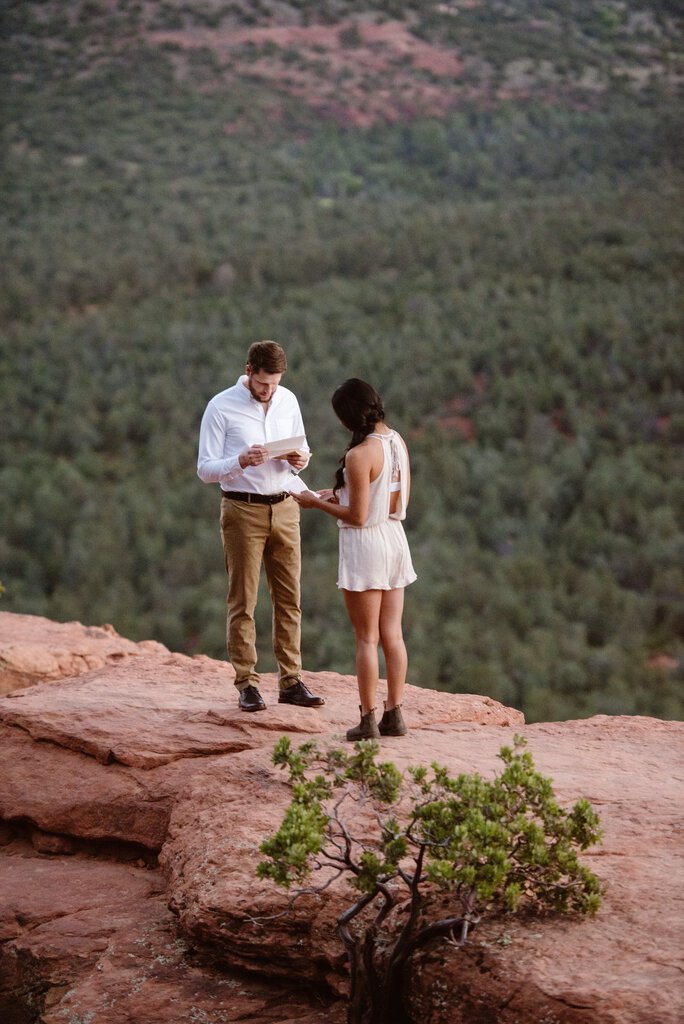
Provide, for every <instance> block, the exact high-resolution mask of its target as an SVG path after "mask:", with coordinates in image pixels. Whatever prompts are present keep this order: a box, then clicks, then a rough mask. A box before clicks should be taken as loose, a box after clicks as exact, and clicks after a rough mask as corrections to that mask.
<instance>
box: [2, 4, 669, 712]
mask: <svg viewBox="0 0 684 1024" xmlns="http://www.w3.org/2000/svg"><path fill="white" fill-rule="evenodd" d="M338 6H339V5H336V9H337V7H338ZM352 6H353V5H352ZM352 6H350V7H349V8H348V9H349V10H351V9H352ZM404 6H405V5H404ZM300 7H301V10H302V12H303V13H304V14H306V11H307V10H308V11H309V13H311V11H312V10H313V8H312V7H311V5H300ZM423 7H424V5H423ZM423 7H421V5H415V9H416V11H417V15H418V16H420V17H423V13H424V12H423ZM533 7H534V5H532V7H530V8H529V9H530V11H532V9H533ZM345 9H347V8H345ZM534 9H535V10H536V7H534ZM107 10H108V11H109V8H107ZM596 10H597V9H596V8H595V6H594V7H592V8H591V11H590V15H591V17H594V16H595V15H596ZM663 10H664V6H663V5H660V6H659V7H658V11H659V12H662V11H663ZM553 11H554V12H555V14H554V17H555V16H558V17H560V16H561V15H563V11H562V10H561V7H559V6H558V5H556V6H555V7H553ZM10 16H11V19H12V24H14V31H13V34H12V36H11V38H10V39H9V40H8V42H7V44H6V54H7V61H6V62H5V63H4V64H3V71H2V74H4V75H8V76H10V77H11V81H10V80H9V79H8V81H7V82H6V84H7V89H6V90H5V96H6V105H7V117H6V119H5V120H6V141H7V147H6V154H5V156H6V158H5V160H4V161H3V165H2V168H1V169H0V187H2V192H3V196H4V198H5V203H4V208H3V221H2V227H3V230H2V232H0V258H1V259H2V262H3V267H4V268H6V271H7V273H6V274H5V275H4V276H3V282H2V286H1V287H0V324H1V326H2V336H3V345H2V351H1V353H0V402H1V404H2V410H3V429H2V436H1V437H0V518H1V519H2V523H3V531H2V536H1V537H0V577H1V578H2V580H3V582H4V584H5V587H6V594H5V597H4V599H3V607H5V608H7V609H9V610H16V611H24V612H35V613H38V614H45V615H50V616H53V617H55V618H57V619H59V618H81V619H89V618H90V619H92V620H93V621H110V622H113V624H114V625H115V626H117V628H119V629H121V630H122V631H123V632H125V633H127V634H129V635H131V636H132V637H134V638H143V637H149V636H153V637H155V638H156V639H159V640H161V641H162V642H164V643H167V644H169V645H170V646H171V647H174V648H179V649H183V650H186V651H188V652H191V653H192V652H195V651H202V652H205V653H208V654H212V655H215V656H217V657H221V656H223V654H224V622H223V616H224V604H223V602H224V597H223V595H224V588H225V580H224V573H223V566H222V559H221V552H220V541H219V535H218V523H217V517H218V509H217V497H216V494H215V493H213V490H212V489H211V488H207V487H204V486H203V485H201V484H200V483H199V481H198V480H197V479H196V476H195V456H196V440H197V431H198V425H199V420H200V417H201V413H202V410H203V408H204V405H205V403H206V401H207V399H208V398H209V397H210V396H211V395H212V394H213V393H215V392H216V391H218V390H219V389H221V388H222V387H225V386H227V385H228V384H231V383H233V382H234V380H235V379H236V378H237V375H238V373H239V372H240V369H241V366H242V361H243V359H244V352H245V350H246V347H247V345H248V344H249V342H250V341H252V340H253V339H254V338H255V337H259V336H271V337H277V338H279V339H280V340H281V341H282V342H283V343H284V344H285V345H286V348H287V351H288V357H289V361H290V370H289V371H288V378H287V381H286V382H287V383H288V384H290V385H291V386H292V387H293V388H294V389H295V391H296V392H297V394H298V397H299V399H300V401H301V404H302V408H303V411H304V415H305V421H306V424H307V429H308V433H309V437H310V441H311V444H312V447H313V448H314V450H315V458H314V461H313V463H312V467H311V469H310V471H309V472H308V473H307V479H309V480H310V481H311V483H312V484H314V485H319V486H323V485H326V484H328V483H329V482H330V481H331V479H332V475H333V472H334V468H335V466H336V464H337V460H338V458H339V456H340V453H341V451H342V449H343V447H344V444H345V443H346V439H345V437H344V433H343V431H341V430H340V428H339V426H338V424H337V422H336V420H335V417H334V416H333V415H332V412H331V410H330V407H329V396H330V394H331V393H332V390H333V389H334V387H335V386H336V385H337V384H338V383H339V382H340V380H341V379H343V378H344V377H346V376H349V375H350V374H352V373H353V374H355V375H359V376H362V377H366V378H368V379H370V380H371V381H373V383H375V384H376V386H377V387H378V388H379V389H380V390H381V392H382V393H383V395H384V396H385V398H386V401H387V406H388V410H389V415H390V418H391V421H392V422H393V423H394V424H395V425H396V426H397V427H398V428H399V429H401V430H402V432H403V433H404V434H405V436H406V437H407V439H408V441H409V444H410V447H411V455H412V463H413V472H414V488H413V495H412V504H411V509H410V513H409V518H408V520H407V530H408V533H409V539H410V543H411V546H412V550H413V553H414V560H415V562H416V566H417V569H418V573H419V581H418V583H417V584H416V585H415V587H412V588H409V591H408V592H407V609H406V616H407V640H408V644H409V648H410V655H411V681H412V682H414V683H417V684H420V685H424V686H436V687H439V688H442V689H445V690H482V691H485V692H487V693H490V694H491V695H492V696H495V697H497V698H499V699H502V700H505V701H508V702H510V703H513V704H515V705H516V706H518V707H521V708H522V709H523V710H524V711H525V712H526V714H527V715H528V717H530V718H539V717H545V718H554V717H566V716H568V715H587V714H593V713H596V712H604V711H610V712H615V711H624V712H627V713H634V712H638V713H641V714H654V715H663V716H678V715H681V714H682V712H683V711H684V705H683V704H682V697H681V692H682V687H681V682H682V673H683V672H684V669H683V668H682V665H683V664H684V606H683V604H682V596H681V595H682V572H681V570H680V568H679V567H680V564H681V550H682V509H683V508H684V490H683V485H682V482H681V481H682V479H684V473H683V472H682V440H683V438H684V390H683V389H682V375H681V352H680V348H681V340H680V339H681V332H682V316H681V306H680V304H678V302H677V296H678V293H679V271H680V265H679V260H680V254H679V246H680V237H681V211H680V208H679V207H678V206H677V205H676V203H675V202H674V196H676V195H678V194H679V191H680V190H681V184H682V182H681V173H680V171H679V170H678V169H677V145H678V135H679V133H678V132H677V130H676V127H677V125H678V117H679V114H678V111H677V104H676V101H675V99H670V98H668V95H667V93H666V92H665V91H663V90H661V91H660V92H656V91H653V90H651V91H645V92H644V93H642V94H641V95H630V94H629V92H626V91H624V90H618V91H615V92H608V93H605V94H603V95H602V96H601V97H600V98H598V97H597V98H596V99H595V101H592V102H591V103H589V102H586V103H583V104H574V105H573V104H568V105H565V106H563V105H561V103H560V102H557V103H555V104H552V103H544V104H541V103H538V102H533V101H530V102H520V103H516V104H509V105H506V106H501V105H489V106H485V107H478V106H476V105H475V104H470V105H467V106H464V107H463V108H462V109H461V110H459V111H456V112H453V113H451V114H449V115H448V116H446V117H444V118H443V119H440V120H436V119H434V118H433V119H429V120H427V121H415V122H413V123H410V124H399V125H375V126H374V127H373V128H371V129H369V130H368V131H364V132H354V131H351V130H348V129H341V128H337V127H335V126H334V125H330V124H326V125H321V124H320V123H319V122H318V121H316V119H314V118H313V117H311V116H310V115H309V114H307V113H306V111H304V110H303V109H302V108H301V107H296V109H295V107H292V108H288V109H287V111H286V115H284V116H285V121H284V122H283V124H282V125H280V127H278V126H277V125H275V124H273V123H272V122H271V121H269V116H268V109H269V108H268V95H267V94H265V93H263V92H260V91H258V90H257V89H255V88H254V87H253V86H250V85H246V84H244V83H242V84H238V85H236V87H235V89H232V90H231V91H230V93H227V94H223V93H222V94H221V95H220V96H216V95H214V94H213V93H212V92H211V91H209V92H197V91H194V90H193V89H192V88H190V87H189V86H186V85H181V84H178V83H176V82H175V81H174V79H173V76H172V74H171V71H170V65H169V63H168V60H167V56H168V55H165V54H163V53H162V54H159V53H157V54H156V55H154V56H151V55H149V54H146V53H145V52H144V51H143V50H142V49H136V48H133V49H131V50H130V52H129V51H126V53H122V54H120V56H119V57H118V58H117V60H116V61H112V62H109V63H107V64H106V65H103V66H102V67H100V68H94V69H93V73H92V74H89V75H87V76H81V75H78V76H75V75H74V74H73V71H74V67H80V64H79V63H78V62H79V60H80V59H81V56H80V55H81V52H82V47H81V42H82V39H83V34H84V33H86V31H88V25H87V24H85V25H84V24H78V25H73V26H65V28H64V31H65V33H66V35H65V48H64V49H63V50H62V51H60V53H59V54H58V53H56V52H54V53H53V52H52V51H50V50H47V49H45V48H44V47H42V46H38V45H36V46H30V47H29V46H28V45H27V46H26V47H24V45H23V44H22V42H21V40H22V39H25V38H26V33H25V32H24V29H23V28H22V25H23V22H21V19H22V18H24V19H29V21H30V19H31V17H32V15H31V9H30V8H26V10H25V11H24V13H23V14H22V12H21V11H20V9H19V7H17V5H15V6H14V7H13V8H12V11H11V12H10ZM131 16H132V15H131ZM188 16H189V15H188ZM312 16H313V15H312ZM464 16H465V12H464V11H461V13H460V14H459V20H461V21H462V18H463V17H464ZM563 16H565V15H563ZM98 17H99V16H98ZM102 17H104V15H102ZM425 17H427V15H425ZM658 17H660V13H659V14H658ZM467 18H468V19H469V20H468V21H467V22H466V24H467V25H468V26H469V28H468V32H471V31H472V32H476V33H477V32H482V31H483V24H484V23H485V22H486V21H487V19H489V21H488V22H487V23H488V24H489V27H490V28H491V24H490V23H491V12H488V10H485V8H481V9H479V13H478V9H473V11H472V12H470V13H469V14H468V15H467ZM482 19H485V22H483V21H482ZM455 20H456V19H452V21H455ZM442 21H444V19H442ZM41 26H42V27H41ZM46 26H47V27H46ZM24 28H26V26H24ZM29 28H30V29H31V31H35V32H36V33H38V35H37V36H36V38H40V37H41V33H43V32H45V33H49V31H52V30H55V31H56V30H57V28H58V26H56V25H53V24H52V23H49V22H46V23H45V25H43V23H42V22H41V23H40V26H37V25H29ZM442 28H443V26H442ZM433 30H434V26H433V27H431V28H430V32H432V31H433ZM441 30H442V29H441V28H440V31H441ZM108 31H109V29H108ZM426 31H427V29H426ZM444 31H446V29H444ZM29 36H30V33H29ZM575 42H576V40H575ZM516 45H517V44H516ZM578 45H579V44H578ZM60 54H61V55H60ZM148 57H149V60H148V59H147V58H148ZM12 76H13V77H12ZM26 76H28V77H26ZM584 98H585V100H586V99H587V97H584ZM250 117H255V118H257V120H258V121H259V124H258V128H259V130H258V131H254V132H252V131H251V129H250V125H252V124H253V122H251V121H250V120H249V118H250ZM288 118H292V120H287V119H288ZM241 119H246V120H245V124H244V130H243V131H242V133H241V134H240V135H239V137H238V136H237V135H234V134H233V126H234V124H235V123H237V122H238V121H239V122H240V123H242V120H241ZM227 124H228V125H230V126H231V128H230V131H229V130H227V128H226V125H227ZM293 126H296V127H297V130H294V127H293ZM267 128H268V131H267V130H266V129H267ZM269 133H270V134H269ZM226 267H230V272H229V273H228V274H227V277H226V276H224V277H223V278H221V274H220V273H219V272H220V270H221V268H226ZM217 275H218V276H217ZM220 281H222V283H219V282H220ZM335 546H336V542H335V531H334V524H330V523H321V522H314V517H307V516H304V517H303V549H304V559H305V561H304V572H303V583H304V587H303V602H304V612H305V616H304V656H305V663H306V666H307V668H310V669H313V670H316V669H336V670H339V671H344V672H351V671H353V655H352V651H353V644H352V642H351V639H352V638H351V637H350V634H349V627H348V623H347V621H346V618H345V615H344V609H343V607H342V604H341V601H340V600H339V597H338V595H337V594H336V592H335V586H334V584H335V571H336V569H335V560H336V554H335ZM262 632H263V634H264V635H267V633H268V631H267V630H264V631H262ZM260 657H261V667H263V668H264V669H268V668H270V667H272V666H273V659H272V655H271V652H270V651H269V650H268V649H267V648H263V649H262V650H261V651H260Z"/></svg>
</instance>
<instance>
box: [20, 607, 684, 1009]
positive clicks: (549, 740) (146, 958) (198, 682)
mask: <svg viewBox="0 0 684 1024" xmlns="http://www.w3.org/2000/svg"><path fill="white" fill-rule="evenodd" d="M305 680H306V681H307V682H308V683H309V684H310V685H311V686H312V688H314V689H315V690H316V692H319V693H322V694H324V695H325V697H326V701H327V703H326V705H325V707H323V708H320V709H315V710H308V711H306V710H300V709H298V708H294V707H287V706H279V705H278V704H277V703H276V699H277V682H276V679H275V677H274V676H268V675H266V676H264V677H263V685H262V692H263V694H264V696H265V698H266V700H267V702H268V709H267V710H266V711H265V712H261V713H259V714H256V715H245V714H244V713H240V712H239V711H238V710H237V702H236V694H235V690H234V687H233V685H232V683H233V678H232V671H231V669H230V668H229V667H228V666H227V665H226V664H225V663H223V662H218V661H213V660H211V659H209V658H206V657H199V658H188V657H185V656H183V655H180V654H173V653H171V652H170V651H168V650H167V649H166V648H164V647H163V646H162V645H160V644H158V643H154V642H147V643H140V644H136V643H132V642H131V641H129V640H126V639H124V638H123V637H120V636H118V635H117V634H116V632H115V631H114V630H113V629H112V628H111V627H108V626H105V627H86V626H83V625H81V624H80V623H74V622H72V623H65V624H58V623H54V622H50V621H48V620H45V619H42V618H38V617H34V616H25V615H14V614H10V613H0V692H4V693H5V696H4V697H2V698H0V1019H2V1020H3V1021H4V1022H5V1024H33V1022H40V1024H83V1022H85V1021H88V1022H89V1024H100V1022H101V1024H124V1022H127V1024H131V1022H135V1024H161V1022H164V1024H173V1022H176V1021H178V1022H181V1021H183V1022H184V1021H197V1022H201V1024H228V1022H231V1021H237V1020H252V1021H257V1022H274V1024H276V1022H277V1024H294V1022H297V1024H318V1022H321V1024H322V1022H323V1021H325V1022H327V1024H342V1022H343V1021H344V1019H345V1007H344V993H345V987H346V983H347V977H346V968H345V962H344V957H343V955H342V949H341V946H340V943H339V942H338V940H337V936H336V932H335V928H334V920H335V917H336V914H337V913H339V909H340V907H341V906H342V901H343V899H344V890H343V889H338V890H336V891H331V892H330V893H329V894H328V895H326V898H325V899H320V900H318V901H314V900H313V899H310V900H309V901H308V902H305V901H302V902H301V904H300V905H299V907H296V908H295V910H294V911H293V912H291V913H288V914H285V915H283V916H280V917H278V916H275V917H274V918H273V920H272V921H270V922H269V923H268V924H266V925H264V924H263V923H262V924H255V923H254V922H253V918H254V917H255V916H259V917H264V918H266V917H273V915H277V914H278V912H279V911H281V910H282V909H283V908H284V907H285V906H286V899H285V897H284V896H283V894H282V893H281V892H279V891H278V890H277V889H276V888H275V887H273V886H271V885H270V884H268V883H264V882H260V881H258V880H257V879H256V876H255V873H254V869H255V866H256V864H257V862H258V860H259V853H258V848H259V845H260V843H261V841H262V840H263V838H264V837H265V836H266V835H267V834H269V833H271V832H273V831H274V830H275V829H276V827H277V826H278V824H279V822H280V819H281V816H282V812H283V809H284V807H285V806H286V804H287V800H288V790H287V787H286V786H285V784H284V781H283V777H282V773H280V772H278V771H277V770H276V769H275V768H274V767H273V766H272V764H271V752H272V749H273V744H274V743H275V741H276V739H277V738H278V737H279V736H281V735H283V734H287V735H289V736H290V737H291V738H292V739H293V742H295V743H296V742H297V741H299V740H302V739H304V738H306V737H310V736H315V737H318V738H319V739H320V740H321V742H323V743H325V742H326V741H329V740H330V741H337V740H340V739H341V737H342V736H343V734H344V730H345V729H346V728H347V726H348V725H349V724H350V723H351V722H353V721H354V720H355V715H356V709H357V699H356V686H355V681H354V679H353V678H350V677H345V676H340V675H337V674H334V673H317V674H316V675H313V674H308V673H305ZM405 717H406V719H407V722H408V724H409V727H410V733H409V735H408V736H407V737H404V738H401V739H386V740H383V741H382V743H383V754H384V755H385V756H386V757H387V758H388V759H390V760H393V761H394V762H395V763H396V764H397V765H398V766H399V767H405V766H406V765H408V764H429V763H431V762H432V761H437V762H439V763H441V764H444V765H446V766H447V767H448V768H449V769H450V770H451V771H452V772H454V773H457V772H460V771H473V770H476V771H479V772H481V773H482V774H483V775H491V774H493V773H494V772H495V771H496V770H497V767H498V766H499V765H500V762H499V761H498V759H497V756H496V755H497V753H498V751H499V749H500V747H501V746H502V744H504V743H511V741H512V739H513V735H514V734H515V733H516V732H517V733H522V734H523V735H524V736H525V738H526V739H527V742H528V749H529V750H530V752H531V753H532V755H533V757H534V760H535V764H536V765H537V767H538V768H539V769H540V770H541V771H542V772H544V773H545V774H547V775H549V776H550V777H551V778H552V779H553V782H554V786H555V789H556V794H557V796H558V798H559V800H560V801H561V803H563V804H568V805H569V804H571V803H574V801H575V800H576V799H578V798H579V797H583V796H584V797H587V798H588V799H589V800H590V801H591V803H592V804H593V806H594V807H595V808H596V810H597V811H598V812H599V814H600V816H601V820H602V824H603V827H604V832H605V838H604V842H603V844H602V846H600V847H597V848H596V849H595V850H594V851H590V852H589V853H587V854H585V855H584V859H585V862H586V863H587V865H588V866H589V867H590V868H591V869H592V870H593V871H594V872H595V873H596V874H597V875H598V876H599V877H600V879H601V881H602V882H603V884H604V886H605V899H604V904H603V907H602V909H601V910H600V912H599V914H598V915H597V917H596V918H595V919H592V920H583V921H577V920H572V919H556V920H553V919H543V920H541V919H535V920H533V921H531V922H530V921H529V920H528V921H518V920H517V919H515V918H511V919H507V920H498V921H491V922H489V923H488V924H486V925H484V926H481V927H480V928H478V929H477V930H476V932H475V933H474V934H473V939H472V943H471V945H470V946H469V947H468V948H467V949H466V950H465V951H460V952H459V951H457V950H455V949H449V948H448V947H446V946H441V947H437V946H436V947H435V948H434V949H432V950H430V951H428V953H427V954H426V955H425V956H424V958H423V960H422V961H421V964H420V970H419V971H416V972H414V977H413V979H412V981H413V985H414V998H415V1005H416V1006H420V1007H421V1018H422V1021H423V1024H461V1022H465V1021H468V1022H470V1024H473V1022H476V1024H477V1022H491V1024H495V1022H496V1024H514V1022H517V1024H540V1022H542V1021H544V1022H547V1024H551V1022H553V1024H679V1022H680V1021H681V1020H682V1019H684V957H683V950H684V924H683V922H684V898H683V896H682V892H683V890H684V886H683V885H682V883H683V882H684V867H683V861H682V833H683V830H682V817H683V812H682V809H683V806H684V801H683V799H682V793H683V789H684V786H683V782H684V724H682V723H676V722H663V721H658V720H654V719H647V718H637V717H634V718H626V717H616V718H610V717H604V716H601V717H596V718H592V719H588V720H584V721H571V722H560V723H553V724H538V725H525V723H524V720H523V718H522V715H521V714H520V712H518V711H515V710H513V709H511V708H505V707H503V706H502V705H500V704H498V703H497V702H496V701H493V700H491V699H489V698H487V697H483V696H477V695H472V694H442V693H437V692H434V691H429V690H423V689H418V688H416V687H410V688H409V690H408V693H407V698H406V703H405Z"/></svg>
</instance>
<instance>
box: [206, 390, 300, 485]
mask: <svg viewBox="0 0 684 1024" xmlns="http://www.w3.org/2000/svg"><path fill="white" fill-rule="evenodd" d="M246 381H247V377H246V376H241V377H239V378H238V381H237V383H236V384H234V385H233V387H232V388H227V389H226V390H225V391H221V393H220V394H218V395H214V397H213V398H212V399H211V401H210V402H209V404H208V405H207V408H206V409H205V411H204V416H203V417H202V425H201V427H200V438H199V454H198V456H197V475H198V477H199V478H200V480H203V481H204V483H205V484H213V483H218V484H220V485H221V489H222V490H224V491H233V490H234V491H248V492H250V493H252V494H279V493H280V492H281V491H289V490H290V488H291V485H292V483H293V481H294V480H295V477H294V476H293V470H292V467H291V466H290V464H289V462H287V460H286V459H268V461H267V462H264V463H262V465H260V466H247V467H246V468H245V469H243V468H242V467H241V465H240V462H239V457H240V454H241V453H242V452H243V451H244V450H245V448H249V447H251V445H253V444H265V443H266V442H267V441H278V440H280V439H282V438H287V437H299V436H300V435H302V434H304V423H303V421H302V414H301V412H300V411H299V403H298V402H297V399H296V398H295V396H294V395H293V394H292V392H291V391H288V389H287V388H284V387H283V386H282V385H281V384H279V385H278V387H277V388H276V390H275V392H274V394H273V397H272V398H271V401H270V402H269V403H268V404H265V403H263V402H257V400H256V399H255V398H253V397H252V394H251V392H250V390H249V388H248V387H246ZM302 447H303V449H304V450H305V451H308V450H309V446H308V444H307V443H306V442H305V443H304V445H303V446H302Z"/></svg>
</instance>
